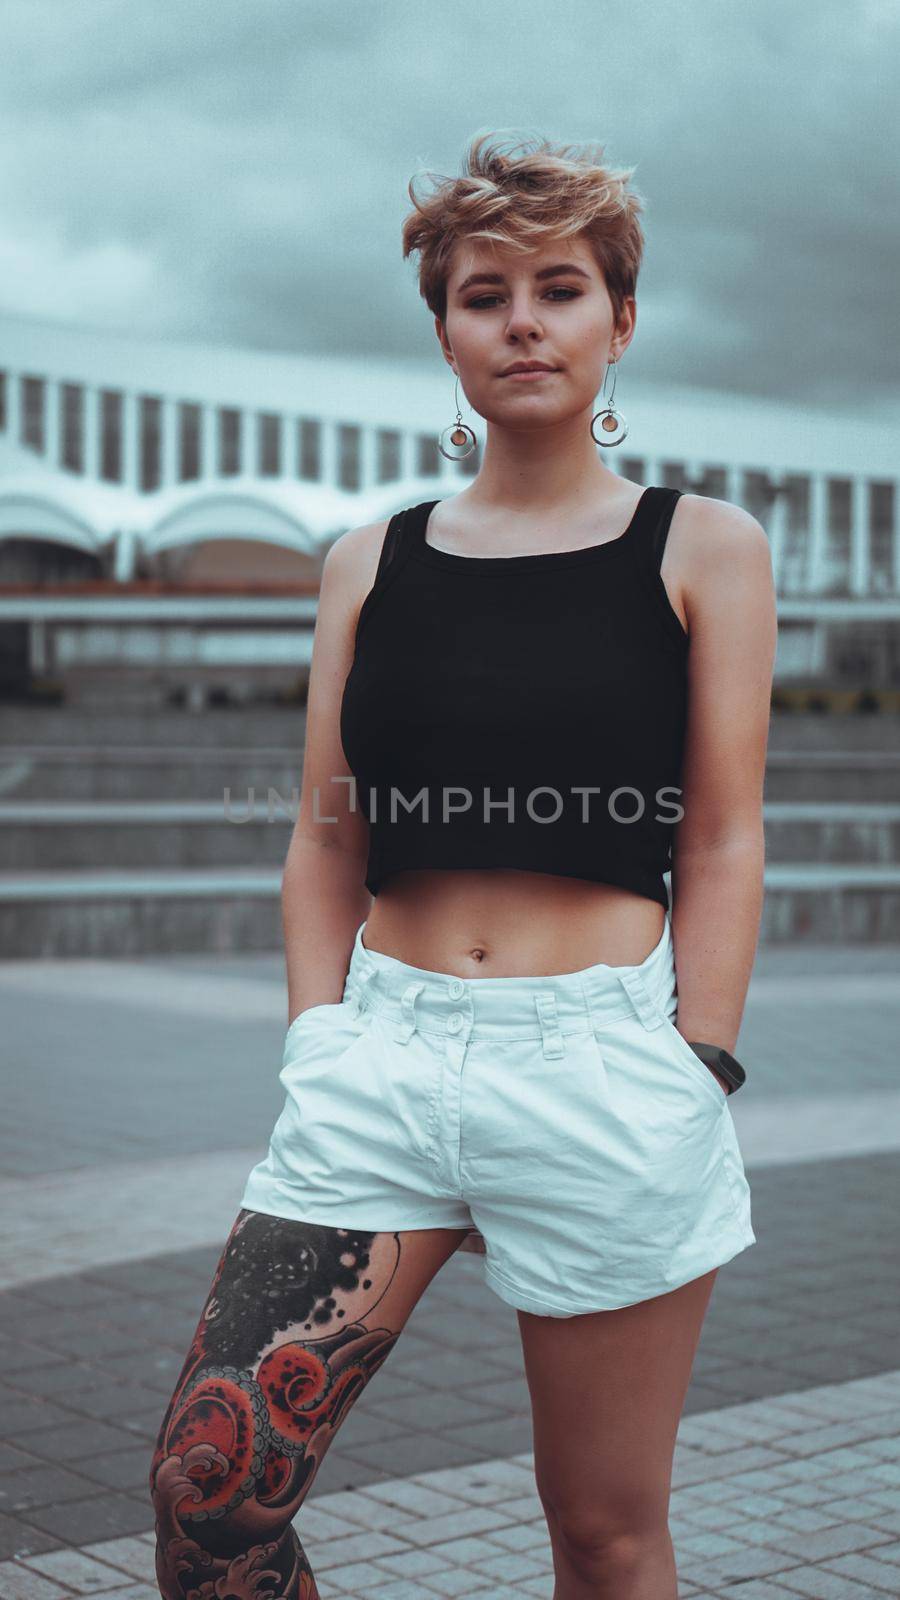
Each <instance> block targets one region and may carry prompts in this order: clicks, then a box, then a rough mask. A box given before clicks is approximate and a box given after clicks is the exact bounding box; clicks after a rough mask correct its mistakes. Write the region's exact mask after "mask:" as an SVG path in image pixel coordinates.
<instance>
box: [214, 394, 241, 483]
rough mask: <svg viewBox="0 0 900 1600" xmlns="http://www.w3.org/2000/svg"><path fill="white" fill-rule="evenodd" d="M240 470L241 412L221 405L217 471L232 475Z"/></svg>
mask: <svg viewBox="0 0 900 1600" xmlns="http://www.w3.org/2000/svg"><path fill="white" fill-rule="evenodd" d="M240 470H241V413H240V412H239V411H232V410H229V409H228V408H227V407H222V408H221V409H220V411H219V472H220V474H221V476H222V477H223V478H229V477H234V475H235V474H236V473H238V472H240Z"/></svg>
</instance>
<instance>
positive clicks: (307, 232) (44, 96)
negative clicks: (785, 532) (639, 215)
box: [0, 0, 900, 420]
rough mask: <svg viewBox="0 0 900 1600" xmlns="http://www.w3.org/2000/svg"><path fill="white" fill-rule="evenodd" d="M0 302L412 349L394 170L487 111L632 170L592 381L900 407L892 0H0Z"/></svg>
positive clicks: (170, 326)
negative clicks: (634, 284) (624, 342)
mask: <svg viewBox="0 0 900 1600" xmlns="http://www.w3.org/2000/svg"><path fill="white" fill-rule="evenodd" d="M0 17H2V24H3V43H4V50H3V57H2V65H0V175H2V176H0V182H2V205H0V305H2V307H3V309H5V310H6V311H13V312H20V313H24V314H30V315H35V316H42V317H51V318H54V319H56V320H62V321H65V322H72V323H79V324H82V325H85V324H86V325H88V326H96V327H107V328H110V329H136V330H140V331H141V332H144V333H148V334H162V335H166V334H167V335H172V336H176V337H182V338H197V339H203V340H213V341H215V342H222V343H226V344H242V345H253V346H257V347H261V348H271V349H283V350H294V351H316V352H342V353H350V354H357V355H358V354H360V353H364V352H367V351H373V352H377V353H378V354H380V355H385V354H387V355H391V354H398V355H403V356H407V357H409V356H414V357H422V358H425V359H431V358H432V357H433V359H434V360H435V361H439V360H440V359H441V358H440V357H439V355H438V352H437V345H436V342H435V338H434V333H433V329H432V322H431V317H430V314H429V313H428V311H427V310H426V308H425V306H424V303H423V302H422V301H421V300H420V299H419V297H418V292H417V289H416V284H415V268H414V264H413V262H411V261H410V262H406V263H404V262H403V261H402V260H401V256H400V225H401V222H402V219H403V217H404V215H405V214H406V211H407V210H408V206H409V202H408V198H407V193H406V185H407V182H408V180H409V178H410V176H411V175H412V174H413V173H414V172H415V171H417V170H420V169H431V170H433V171H437V172H443V173H455V172H456V171H457V170H458V167H459V161H460V157H461V155H462V152H463V149H464V147H465V144H466V143H467V141H468V140H469V139H470V138H471V137H472V135H473V134H474V133H476V132H480V131H483V130H485V129H489V128H504V129H510V128H514V129H517V130H519V131H522V132H526V133H528V132H532V133H534V132H536V133H539V134H542V135H544V136H546V137H548V138H553V139H561V140H566V141H577V140H582V139H588V140H592V141H599V142H601V143H603V144H604V145H605V146H606V149H607V154H608V156H609V157H610V159H611V160H613V161H614V162H615V163H616V164H618V165H625V166H634V167H635V168H636V171H635V174H634V178H633V183H634V185H635V187H636V188H637V189H638V190H639V191H640V193H641V194H642V195H643V196H644V197H645V199H646V202H647V210H646V213H645V216H644V227H645V231H646V235H647V250H646V255H645V259H644V267H643V271H642V273H641V278H640V282H639V285H638V325H637V332H636V335H635V339H634V341H633V342H632V345H631V347H630V349H629V351H628V355H627V357H626V360H625V362H623V366H622V370H621V372H620V376H619V391H618V393H619V398H620V399H622V400H623V401H624V397H625V389H626V386H627V381H628V376H629V374H633V375H634V376H635V377H638V378H640V379H641V380H645V381H648V382H653V381H665V382H667V383H676V384H677V383H679V382H685V383H687V384H691V383H695V384H701V385H703V386H708V387H713V388H718V387H721V388H723V389H728V390H734V389H740V390H743V391H745V392H747V393H752V394H757V395H760V396H763V397H766V396H775V397H777V398H779V399H785V400H794V401H798V402H800V403H803V402H813V403H815V404H819V405H826V406H835V407H837V406H839V405H840V404H842V403H844V402H847V403H852V404H853V405H855V406H858V407H863V408H865V410H866V412H867V413H870V414H872V415H873V416H877V415H879V414H880V415H882V416H889V415H890V416H891V417H893V416H896V417H897V418H898V420H900V373H898V365H900V363H898V339H897V328H898V320H900V319H898V294H897V282H898V232H900V223H898V218H900V205H898V198H900V196H898V172H900V161H898V154H900V150H898V141H897V135H896V107H897V103H898V99H900V0H752V3H747V0H616V3H615V4H613V3H611V0H554V3H553V4H548V3H547V0H451V3H449V4H447V3H442V4H437V3H436V0H431V3H428V0H419V3H411V0H381V3H379V0H0Z"/></svg>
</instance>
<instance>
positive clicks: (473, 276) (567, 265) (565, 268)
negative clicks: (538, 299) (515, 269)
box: [456, 261, 590, 294]
mask: <svg viewBox="0 0 900 1600" xmlns="http://www.w3.org/2000/svg"><path fill="white" fill-rule="evenodd" d="M563 272H569V273H574V274H575V276H576V277H579V278H584V279H586V280H587V282H588V283H589V282H590V276H589V274H588V273H587V272H584V271H583V270H582V268H581V267H576V266H575V265H574V263H573V262H571V261H560V262H559V263H558V264H557V265H556V266H555V267H542V268H541V270H540V272H536V273H535V275H534V276H535V278H536V279H537V280H538V282H541V281H543V279H544V278H556V277H558V276H559V275H560V273H563ZM505 282H506V279H505V278H504V276H503V274H502V272H472V273H470V274H469V276H468V278H464V279H463V281H462V283H461V284H460V286H459V288H458V289H457V291H456V292H457V294H462V292H463V290H464V289H471V287H472V285H473V284H475V283H505Z"/></svg>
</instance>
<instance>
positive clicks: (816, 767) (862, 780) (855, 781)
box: [765, 745, 900, 802]
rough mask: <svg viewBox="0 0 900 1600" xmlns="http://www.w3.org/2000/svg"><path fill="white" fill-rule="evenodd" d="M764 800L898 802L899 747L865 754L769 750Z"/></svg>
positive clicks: (899, 787) (838, 751)
mask: <svg viewBox="0 0 900 1600" xmlns="http://www.w3.org/2000/svg"><path fill="white" fill-rule="evenodd" d="M765 796H766V799H767V800H796V801H811V802H818V801H841V800H852V801H864V800H900V746H898V745H895V746H894V747H893V748H891V747H886V748H884V749H875V750H872V749H868V750H803V749H799V750H772V749H771V748H770V749H769V751H768V753H767V757H766V785H765Z"/></svg>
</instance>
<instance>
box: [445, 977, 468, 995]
mask: <svg viewBox="0 0 900 1600" xmlns="http://www.w3.org/2000/svg"><path fill="white" fill-rule="evenodd" d="M465 992H466V986H465V984H464V983H461V982H460V980H459V978H454V979H453V981H452V983H448V985H447V993H448V994H449V996H450V999H451V1000H461V999H462V997H463V995H464V994H465Z"/></svg>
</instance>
